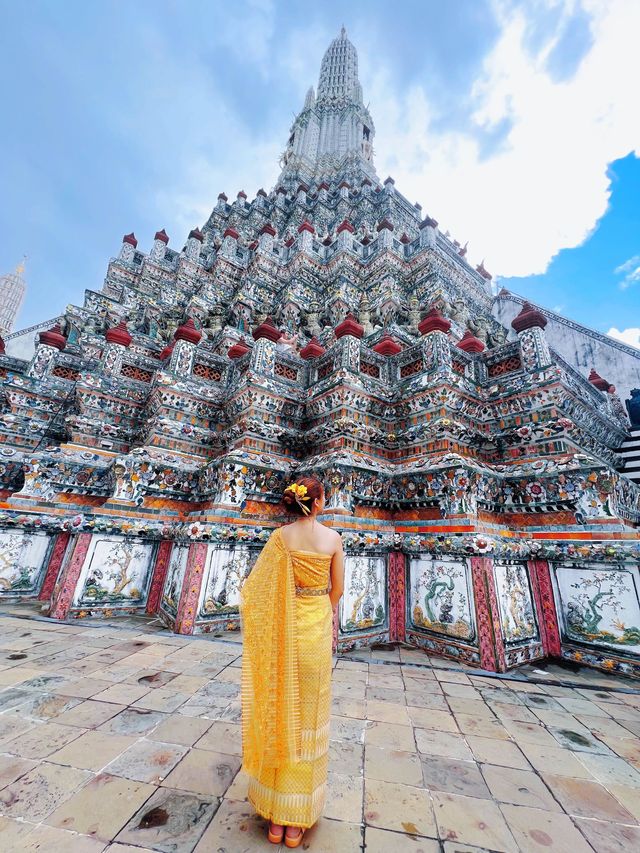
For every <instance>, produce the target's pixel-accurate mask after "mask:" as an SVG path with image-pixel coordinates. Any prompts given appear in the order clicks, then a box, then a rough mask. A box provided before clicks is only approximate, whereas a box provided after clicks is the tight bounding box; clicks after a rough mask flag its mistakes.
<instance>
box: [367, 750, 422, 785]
mask: <svg viewBox="0 0 640 853" xmlns="http://www.w3.org/2000/svg"><path fill="white" fill-rule="evenodd" d="M364 775H365V776H366V778H367V779H381V780H386V781H388V782H399V783H400V784H402V785H421V784H422V765H421V762H420V756H419V755H418V753H417V752H415V751H413V752H408V751H404V750H394V749H385V748H384V747H375V746H367V748H366V751H365V764H364Z"/></svg>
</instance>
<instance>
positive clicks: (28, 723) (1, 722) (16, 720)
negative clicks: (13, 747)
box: [0, 709, 38, 752]
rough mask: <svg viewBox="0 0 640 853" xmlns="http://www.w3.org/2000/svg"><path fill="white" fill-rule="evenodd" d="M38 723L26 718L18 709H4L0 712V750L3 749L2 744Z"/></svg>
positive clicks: (33, 727)
mask: <svg viewBox="0 0 640 853" xmlns="http://www.w3.org/2000/svg"><path fill="white" fill-rule="evenodd" d="M37 726H38V723H36V722H35V720H27V719H25V717H24V716H23V714H22V713H21V712H20V710H19V709H17V710H14V711H5V712H4V714H0V752H2V751H4V750H3V745H4V744H5V743H8V742H9V741H12V740H13V739H14V738H15V737H16V736H17V735H20V734H25V733H26V732H28V731H29V730H31V729H35V728H37Z"/></svg>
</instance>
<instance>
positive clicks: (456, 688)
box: [442, 684, 480, 701]
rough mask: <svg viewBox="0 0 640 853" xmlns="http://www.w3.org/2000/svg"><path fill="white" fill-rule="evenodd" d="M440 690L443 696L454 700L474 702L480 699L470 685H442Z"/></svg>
mask: <svg viewBox="0 0 640 853" xmlns="http://www.w3.org/2000/svg"><path fill="white" fill-rule="evenodd" d="M442 690H443V692H444V695H445V696H447V697H449V696H454V697H455V698H456V699H470V700H474V701H475V700H478V699H479V698H480V693H479V691H478V690H476V688H475V687H472V686H471V685H470V684H443V685H442Z"/></svg>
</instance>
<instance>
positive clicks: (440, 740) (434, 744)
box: [415, 729, 473, 760]
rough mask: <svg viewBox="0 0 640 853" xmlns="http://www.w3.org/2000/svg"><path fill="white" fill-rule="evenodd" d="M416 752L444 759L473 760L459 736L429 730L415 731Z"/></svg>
mask: <svg viewBox="0 0 640 853" xmlns="http://www.w3.org/2000/svg"><path fill="white" fill-rule="evenodd" d="M415 735H416V745H417V747H418V752H421V753H424V754H426V755H441V756H443V757H444V758H461V759H469V760H471V759H473V755H472V753H471V750H470V749H469V747H468V746H467V744H466V743H465V741H464V739H463V737H462V736H461V735H457V734H452V733H451V732H438V731H431V730H429V729H415Z"/></svg>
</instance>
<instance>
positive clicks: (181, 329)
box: [173, 317, 202, 344]
mask: <svg viewBox="0 0 640 853" xmlns="http://www.w3.org/2000/svg"><path fill="white" fill-rule="evenodd" d="M173 337H174V339H175V340H176V341H188V342H189V343H190V344H197V343H199V341H200V338H201V337H202V332H200V331H198V329H196V324H195V323H194V322H193V319H192V318H191V317H189V319H188V320H187V322H186V323H183V324H182V325H181V326H178V328H177V329H176V330H175V332H174V335H173Z"/></svg>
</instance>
